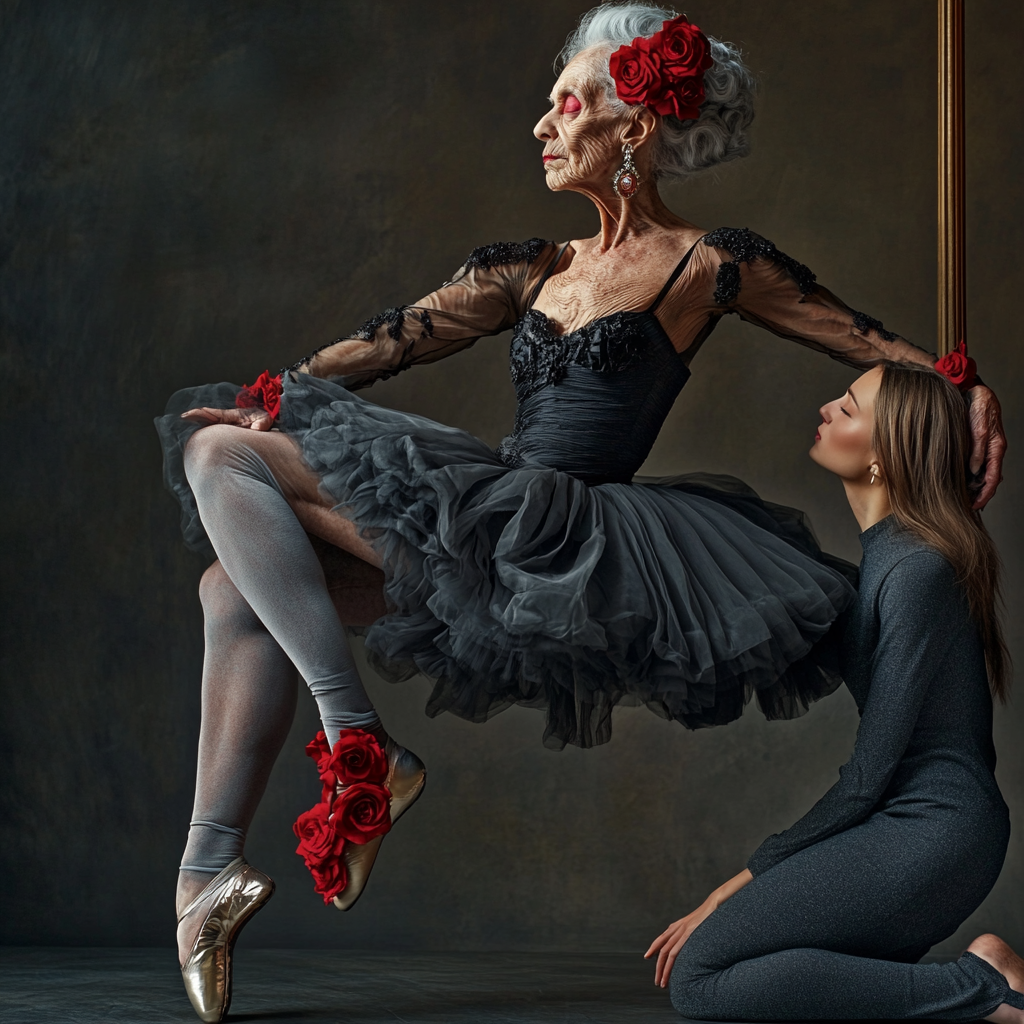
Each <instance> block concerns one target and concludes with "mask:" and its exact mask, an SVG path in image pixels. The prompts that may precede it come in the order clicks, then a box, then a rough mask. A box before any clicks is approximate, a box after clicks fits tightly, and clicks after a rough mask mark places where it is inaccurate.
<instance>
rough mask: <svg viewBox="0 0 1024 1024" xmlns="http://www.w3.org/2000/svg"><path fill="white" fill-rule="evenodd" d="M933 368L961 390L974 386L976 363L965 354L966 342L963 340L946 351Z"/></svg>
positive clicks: (976, 371) (976, 373)
mask: <svg viewBox="0 0 1024 1024" xmlns="http://www.w3.org/2000/svg"><path fill="white" fill-rule="evenodd" d="M935 369H936V370H937V371H938V372H939V373H941V374H942V376H943V377H945V378H946V379H947V380H948V381H949V382H950V383H951V384H955V385H956V386H957V387H958V388H959V389H960V390H961V391H968V390H970V388H972V387H974V380H975V378H976V377H977V376H978V364H977V363H976V362H975V361H974V360H973V359H972V358H971V357H970V356H969V355H968V354H967V344H966V342H963V341H961V342H960V344H959V345H957V347H956V348H955V349H954V350H953V351H952V352H947V353H946V355H944V356H943V357H942V358H941V359H940V360H939V361H938V362H937V363H936V364H935Z"/></svg>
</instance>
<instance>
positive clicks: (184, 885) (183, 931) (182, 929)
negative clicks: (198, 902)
mask: <svg viewBox="0 0 1024 1024" xmlns="http://www.w3.org/2000/svg"><path fill="white" fill-rule="evenodd" d="M212 880H213V875H203V874H200V873H199V872H198V871H179V872H178V891H177V892H176V893H175V895H174V910H175V914H176V915H178V916H180V915H181V912H182V911H183V910H184V909H185V908H186V907H187V906H188V905H189V904H190V903H191V902H192V901H193V900H194V899H195V898H196V897H197V896H198V895H199V894H200V893H201V892H202V891H203V890H204V889H205V888H206V887H207V886H208V885H209V884H210V882H211V881H212ZM200 910H201V908H199V907H197V908H196V909H195V910H194V911H193V912H192V913H191V914H189V915H188V917H186V918H185V919H184V920H183V921H180V922H179V923H178V964H179V965H181V964H183V963H184V962H185V958H186V957H187V956H188V955H189V953H190V952H191V950H192V946H193V945H194V944H195V941H196V936H197V935H198V934H199V928H200V926H201V925H202V923H203V916H204V915H203V914H202V913H200Z"/></svg>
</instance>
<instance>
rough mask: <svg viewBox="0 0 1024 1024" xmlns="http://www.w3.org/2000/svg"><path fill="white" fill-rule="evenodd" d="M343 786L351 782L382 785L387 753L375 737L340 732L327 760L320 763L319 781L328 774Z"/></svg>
mask: <svg viewBox="0 0 1024 1024" xmlns="http://www.w3.org/2000/svg"><path fill="white" fill-rule="evenodd" d="M328 772H330V773H333V774H334V775H336V776H337V781H338V782H340V783H341V784H342V785H346V784H348V783H352V782H383V781H384V780H385V779H386V778H387V775H388V758H387V754H385V753H384V751H383V750H382V749H381V745H380V744H379V743H378V742H377V737H376V736H374V735H373V734H372V733H369V732H365V731H364V730H362V729H343V730H342V732H341V738H340V739H339V740H338V742H337V743H335V744H334V749H333V750H332V751H331V755H330V757H329V758H328V759H327V760H325V761H321V762H320V778H321V780H324V781H326V780H325V779H324V776H325V775H326V774H327V773H328Z"/></svg>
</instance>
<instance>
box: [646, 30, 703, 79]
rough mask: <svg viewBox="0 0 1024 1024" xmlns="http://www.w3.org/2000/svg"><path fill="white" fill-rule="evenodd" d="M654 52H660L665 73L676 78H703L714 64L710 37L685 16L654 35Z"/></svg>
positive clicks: (652, 47)
mask: <svg viewBox="0 0 1024 1024" xmlns="http://www.w3.org/2000/svg"><path fill="white" fill-rule="evenodd" d="M651 49H652V50H653V49H657V50H658V51H659V53H660V54H661V69H662V72H663V73H664V74H666V75H671V77H673V78H689V77H691V76H695V77H700V78H703V76H704V72H705V71H707V70H708V68H710V67H711V65H712V64H713V63H714V61H713V60H712V59H711V46H710V44H709V43H708V40H707V36H705V35H704V33H703V32H701V30H700V29H699V28H697V26H696V25H692V24H691V23H690V22H689V21H687V20H686V18H685V17H683V15H680V16H679V17H678V18H673V19H672V21H666V22H665V24H664V25H662V27H661V31H659V32H655V33H654V35H653V36H651Z"/></svg>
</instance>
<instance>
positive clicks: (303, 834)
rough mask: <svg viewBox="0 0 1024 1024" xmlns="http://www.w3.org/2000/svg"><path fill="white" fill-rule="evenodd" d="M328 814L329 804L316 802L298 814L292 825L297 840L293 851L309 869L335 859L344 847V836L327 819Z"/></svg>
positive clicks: (329, 812) (329, 811)
mask: <svg viewBox="0 0 1024 1024" xmlns="http://www.w3.org/2000/svg"><path fill="white" fill-rule="evenodd" d="M330 814H331V808H330V805H329V804H317V805H316V806H315V807H311V808H310V809H309V810H308V811H304V812H303V813H302V814H300V815H299V817H298V820H297V821H296V822H295V824H294V825H292V831H293V832H294V833H295V835H296V836H297V837H298V840H299V845H298V846H297V847H296V848H295V852H296V853H297V854H298V855H299V856H300V857H301V858H302V859H303V860H304V861H305V862H306V867H308V868H309V869H310V871H312V870H313V868H314V867H317V866H320V865H322V864H324V863H326V862H328V861H330V860H337V859H338V858H339V857H340V856H341V851H342V850H343V849H344V847H345V840H344V838H343V837H342V836H340V835H338V832H337V829H336V827H335V826H334V824H333V823H331V822H330V821H329V820H328V819H329V817H330Z"/></svg>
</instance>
